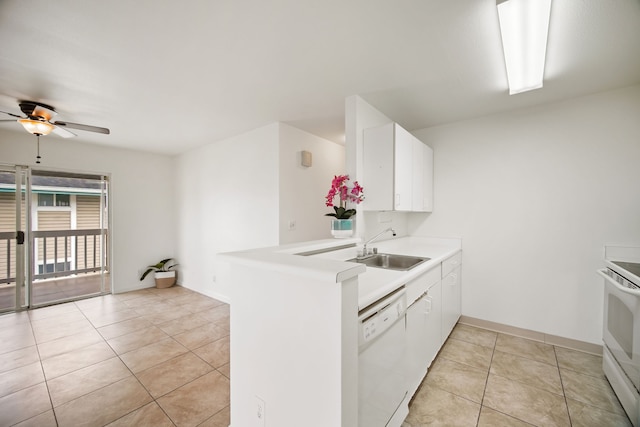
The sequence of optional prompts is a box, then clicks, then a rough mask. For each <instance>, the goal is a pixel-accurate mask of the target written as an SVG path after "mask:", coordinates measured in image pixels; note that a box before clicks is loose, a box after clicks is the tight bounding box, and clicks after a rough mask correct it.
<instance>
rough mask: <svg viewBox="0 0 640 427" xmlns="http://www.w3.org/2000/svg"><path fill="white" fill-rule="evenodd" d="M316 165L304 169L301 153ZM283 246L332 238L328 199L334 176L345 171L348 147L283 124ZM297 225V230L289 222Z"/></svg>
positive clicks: (281, 204)
mask: <svg viewBox="0 0 640 427" xmlns="http://www.w3.org/2000/svg"><path fill="white" fill-rule="evenodd" d="M303 150H305V151H309V152H311V153H312V155H313V166H311V167H309V168H307V167H304V166H301V164H300V157H301V154H300V153H301V151H303ZM279 166H280V167H279V169H280V244H286V243H294V242H304V241H309V240H318V239H328V238H331V227H330V218H328V217H326V216H324V215H325V214H326V213H329V212H333V209H332V208H328V207H326V206H325V196H326V195H327V192H328V191H329V187H330V186H331V180H332V179H333V177H334V175H341V174H343V173H344V171H345V148H344V146H342V145H338V144H335V143H333V142H330V141H327V140H326V139H323V138H319V137H317V136H315V135H312V134H310V133H307V132H304V131H302V130H300V129H297V128H294V127H292V126H289V125H286V124H283V123H281V124H280V165H279ZM291 221H294V222H295V229H290V227H289V223H290V222H291Z"/></svg>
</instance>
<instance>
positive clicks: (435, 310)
mask: <svg viewBox="0 0 640 427" xmlns="http://www.w3.org/2000/svg"><path fill="white" fill-rule="evenodd" d="M427 298H428V305H427V307H426V310H425V312H426V317H427V328H426V337H427V348H426V357H425V360H426V361H427V365H428V366H431V362H433V359H435V358H436V355H437V354H438V352H439V351H440V347H442V343H443V342H444V340H443V339H442V282H441V281H439V280H438V282H437V283H436V284H434V285H433V286H431V287H430V288H429V290H428V291H427Z"/></svg>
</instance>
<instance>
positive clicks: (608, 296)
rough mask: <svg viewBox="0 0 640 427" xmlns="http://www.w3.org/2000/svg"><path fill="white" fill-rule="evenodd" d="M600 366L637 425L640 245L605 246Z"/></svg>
mask: <svg viewBox="0 0 640 427" xmlns="http://www.w3.org/2000/svg"><path fill="white" fill-rule="evenodd" d="M605 265H606V267H607V268H605V269H602V270H599V271H598V274H600V275H601V276H602V277H603V278H604V279H605V283H604V323H603V332H602V336H603V342H604V350H603V369H604V373H605V376H606V377H607V379H608V380H609V383H610V384H611V387H612V388H613V390H614V391H615V393H616V395H617V396H618V399H619V400H620V403H622V406H623V407H624V409H625V411H626V412H627V415H628V416H629V419H630V420H631V423H632V424H633V425H634V426H635V427H640V247H626V246H606V247H605Z"/></svg>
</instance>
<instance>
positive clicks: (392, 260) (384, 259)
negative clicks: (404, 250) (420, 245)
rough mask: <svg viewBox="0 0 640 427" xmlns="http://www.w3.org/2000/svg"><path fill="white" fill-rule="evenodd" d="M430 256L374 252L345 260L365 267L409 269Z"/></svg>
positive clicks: (425, 260)
mask: <svg viewBox="0 0 640 427" xmlns="http://www.w3.org/2000/svg"><path fill="white" fill-rule="evenodd" d="M430 259H431V258H423V257H417V256H408V255H395V254H374V255H369V256H367V257H363V258H352V259H349V260H347V261H350V262H359V263H360V264H365V265H366V266H367V267H376V268H385V269H387V270H401V271H406V270H411V269H412V268H413V267H415V266H417V265H420V264H422V263H423V262H427V261H429V260H430Z"/></svg>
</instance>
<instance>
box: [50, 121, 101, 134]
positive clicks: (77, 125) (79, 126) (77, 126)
mask: <svg viewBox="0 0 640 427" xmlns="http://www.w3.org/2000/svg"><path fill="white" fill-rule="evenodd" d="M53 124H54V125H56V126H64V127H68V128H72V129H78V130H86V131H88V132H97V133H104V134H107V135H108V134H110V133H111V131H109V129H107V128H101V127H98V126H90V125H82V124H80V123H71V122H53Z"/></svg>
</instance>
